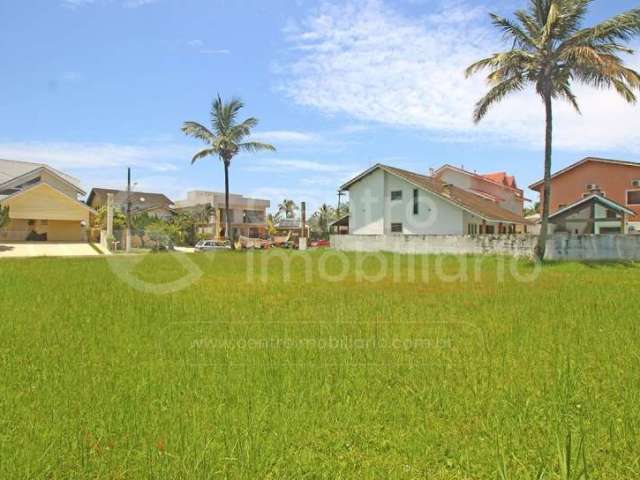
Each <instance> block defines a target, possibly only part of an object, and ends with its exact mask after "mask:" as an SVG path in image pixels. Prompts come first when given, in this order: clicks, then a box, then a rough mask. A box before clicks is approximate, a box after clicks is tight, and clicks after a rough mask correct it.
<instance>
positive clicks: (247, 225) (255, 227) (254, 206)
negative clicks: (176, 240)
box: [175, 190, 271, 239]
mask: <svg viewBox="0 0 640 480" xmlns="http://www.w3.org/2000/svg"><path fill="white" fill-rule="evenodd" d="M175 206H176V209H178V210H181V209H187V210H189V209H194V208H197V209H202V208H204V207H210V211H211V217H210V220H209V225H208V227H205V228H204V229H202V232H203V233H206V234H208V235H211V237H213V238H214V239H221V238H224V237H225V229H226V215H225V195H224V193H219V192H207V191H201V190H196V191H191V192H188V193H187V198H186V200H179V201H177V202H176V205H175ZM270 206H271V202H270V201H269V200H263V199H259V198H248V197H245V196H243V195H238V194H230V195H229V210H230V212H229V213H230V215H229V216H230V220H231V229H232V235H231V236H232V238H236V237H237V236H244V237H250V238H262V237H265V236H266V233H267V209H268V208H269V207H270Z"/></svg>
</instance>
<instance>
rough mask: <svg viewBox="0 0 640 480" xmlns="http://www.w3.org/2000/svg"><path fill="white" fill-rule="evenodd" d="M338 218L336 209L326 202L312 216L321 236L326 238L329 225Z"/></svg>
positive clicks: (312, 220)
mask: <svg viewBox="0 0 640 480" xmlns="http://www.w3.org/2000/svg"><path fill="white" fill-rule="evenodd" d="M335 219H336V211H335V210H334V209H333V207H330V206H329V205H327V204H326V203H323V204H322V205H320V208H318V210H317V211H316V212H315V213H314V214H313V216H312V217H311V222H312V224H313V226H314V227H315V230H316V231H317V233H319V235H320V237H321V238H323V239H326V238H327V237H328V235H329V225H330V224H331V222H333V221H334V220H335Z"/></svg>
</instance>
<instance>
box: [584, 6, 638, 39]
mask: <svg viewBox="0 0 640 480" xmlns="http://www.w3.org/2000/svg"><path fill="white" fill-rule="evenodd" d="M639 33H640V8H635V9H633V10H629V11H628V12H625V13H621V14H620V15H616V16H614V17H612V18H610V19H608V20H605V21H604V22H601V23H599V24H598V25H596V26H594V27H591V28H585V29H583V30H580V31H579V32H577V33H576V34H575V36H574V40H573V41H574V42H581V41H589V42H597V41H607V42H616V41H618V40H622V41H628V40H631V39H632V37H633V36H635V35H638V34H639Z"/></svg>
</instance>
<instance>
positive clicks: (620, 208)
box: [549, 194, 636, 219]
mask: <svg viewBox="0 0 640 480" xmlns="http://www.w3.org/2000/svg"><path fill="white" fill-rule="evenodd" d="M589 202H597V203H600V204H602V205H604V206H605V207H609V208H610V209H612V210H615V211H617V212H620V213H623V212H624V213H626V214H627V215H635V214H636V212H634V211H633V210H629V209H628V208H627V207H625V206H624V205H620V204H619V203H618V202H614V201H613V200H611V199H610V198H607V197H603V196H602V195H596V194H593V195H589V196H588V197H585V198H583V199H580V200H578V201H577V202H575V203H572V204H571V205H568V206H566V207H564V208H563V209H561V210H558V211H557V212H555V213H554V214H553V215H549V219H552V218H555V217H557V216H559V215H562V214H563V213H565V212H567V211H569V210H572V209H574V208H576V207H577V206H579V205H582V204H584V203H589Z"/></svg>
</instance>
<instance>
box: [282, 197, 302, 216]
mask: <svg viewBox="0 0 640 480" xmlns="http://www.w3.org/2000/svg"><path fill="white" fill-rule="evenodd" d="M297 210H298V205H296V202H294V201H293V200H287V199H286V198H285V199H284V200H283V201H282V203H281V204H280V205H278V215H284V217H285V218H295V216H296V211H297Z"/></svg>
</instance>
